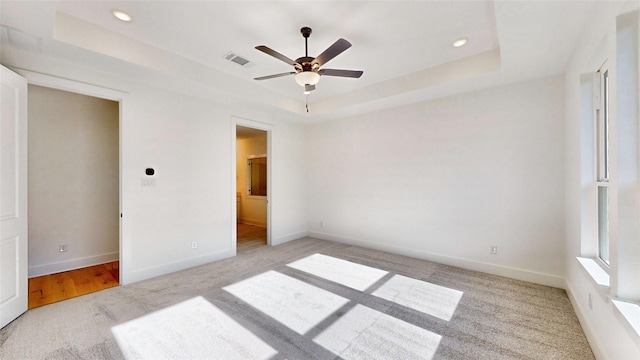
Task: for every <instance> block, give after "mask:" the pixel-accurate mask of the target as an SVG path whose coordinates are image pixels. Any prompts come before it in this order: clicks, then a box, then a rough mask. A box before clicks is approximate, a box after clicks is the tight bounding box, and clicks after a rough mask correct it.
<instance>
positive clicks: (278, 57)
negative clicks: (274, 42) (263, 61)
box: [256, 45, 296, 66]
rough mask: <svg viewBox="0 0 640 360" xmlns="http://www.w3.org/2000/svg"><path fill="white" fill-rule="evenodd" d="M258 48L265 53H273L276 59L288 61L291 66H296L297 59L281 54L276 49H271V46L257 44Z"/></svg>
mask: <svg viewBox="0 0 640 360" xmlns="http://www.w3.org/2000/svg"><path fill="white" fill-rule="evenodd" d="M256 49H257V50H260V51H262V52H263V53H265V54H267V55H271V56H273V57H274V58H276V59H279V60H282V61H284V62H286V63H287V64H289V65H291V66H295V65H296V62H295V61H293V60H291V59H289V58H288V57H286V56H284V55H282V54H280V53H279V52H277V51H275V50H273V49H271V48H269V47H266V46H264V45H259V46H256Z"/></svg>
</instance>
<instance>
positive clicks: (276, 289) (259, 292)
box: [223, 271, 349, 335]
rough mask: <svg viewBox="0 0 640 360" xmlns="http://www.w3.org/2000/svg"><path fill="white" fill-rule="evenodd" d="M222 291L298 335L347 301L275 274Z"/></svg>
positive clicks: (256, 278)
mask: <svg viewBox="0 0 640 360" xmlns="http://www.w3.org/2000/svg"><path fill="white" fill-rule="evenodd" d="M223 289H224V290H225V291H227V292H229V293H231V294H232V295H234V296H236V297H237V298H239V299H241V300H242V301H244V302H246V303H248V304H249V305H251V306H253V307H254V308H256V309H258V310H260V311H261V312H263V313H264V314H266V315H268V316H270V317H272V318H273V319H275V320H277V321H278V322H280V323H281V324H283V325H285V326H287V327H288V328H289V329H291V330H293V331H295V332H297V333H298V334H300V335H304V334H305V333H306V332H307V331H309V330H310V329H312V328H313V327H314V326H316V325H318V324H319V323H320V322H321V321H322V320H324V319H325V318H327V317H328V316H329V315H331V314H332V313H334V312H335V311H336V310H338V309H339V308H341V307H342V306H343V305H345V304H346V303H348V302H349V299H346V298H343V297H341V296H338V295H335V294H333V293H331V292H329V291H326V290H323V289H320V288H318V287H315V286H313V285H309V284H307V283H305V282H302V281H300V280H297V279H294V278H292V277H290V276H287V275H283V274H281V273H279V272H276V271H267V272H265V273H262V274H260V275H257V276H254V277H252V278H249V279H246V280H243V281H240V282H237V283H235V284H233V285H229V286H226V287H224V288H223Z"/></svg>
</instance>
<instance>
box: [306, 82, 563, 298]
mask: <svg viewBox="0 0 640 360" xmlns="http://www.w3.org/2000/svg"><path fill="white" fill-rule="evenodd" d="M563 103H564V101H563V79H562V77H554V78H549V79H543V80H536V81H529V82H525V83H518V84H513V85H509V86H504V87H500V88H494V89H489V90H485V91H480V92H473V93H467V94H462V95H457V96H452V97H448V98H443V99H439V100H434V101H429V102H424V103H419V104H414V105H409V106H404V107H400V108H396V109H392V110H388V111H380V112H375V113H371V114H367V115H362V116H358V117H353V118H348V119H343V120H340V121H333V122H326V123H320V124H315V125H312V126H309V128H308V131H307V137H308V146H307V153H308V167H307V171H308V184H309V186H308V198H309V229H310V235H311V236H316V237H319V238H324V239H332V240H336V241H342V242H347V243H354V244H359V245H363V246H368V247H374V248H379V249H384V250H387V251H391V252H398V253H403V254H407V255H410V256H417V257H423V258H427V259H432V260H435V261H439V262H443V263H448V264H453V265H458V266H462V267H467V268H472V269H477V270H482V271H487V272H490V273H496V274H501V275H506V276H512V277H515V278H520V279H525V280H531V281H535V282H539V283H544V284H549V285H555V286H562V285H563V284H564V283H563V280H562V276H563V274H564V245H563V237H564V216H563V211H564V198H563V188H562V185H563V183H564V180H563V178H564V171H563V165H564V161H563V156H562V154H563V150H564V141H563V136H564V127H563V116H564V105H563ZM321 223H322V225H321ZM491 245H497V246H498V254H497V255H490V254H489V248H490V246H491Z"/></svg>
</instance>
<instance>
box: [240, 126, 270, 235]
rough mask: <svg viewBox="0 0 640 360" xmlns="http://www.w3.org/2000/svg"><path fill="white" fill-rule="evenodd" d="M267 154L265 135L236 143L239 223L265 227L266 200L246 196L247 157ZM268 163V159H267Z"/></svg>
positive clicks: (259, 197)
mask: <svg viewBox="0 0 640 360" xmlns="http://www.w3.org/2000/svg"><path fill="white" fill-rule="evenodd" d="M266 153H267V133H266V132H264V135H263V136H259V137H252V138H248V139H238V140H237V143H236V169H237V170H236V189H237V191H238V192H239V193H240V196H241V200H240V205H239V206H240V209H239V211H238V213H239V216H238V220H239V222H242V223H246V224H253V225H259V226H267V198H266V197H265V196H249V195H247V156H250V155H262V154H266ZM267 161H269V159H267Z"/></svg>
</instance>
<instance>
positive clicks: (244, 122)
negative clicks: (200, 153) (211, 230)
mask: <svg viewBox="0 0 640 360" xmlns="http://www.w3.org/2000/svg"><path fill="white" fill-rule="evenodd" d="M237 126H243V127H248V128H252V129H256V130H262V131H265V132H266V133H267V246H271V228H272V226H271V223H272V221H271V199H272V198H273V196H272V195H273V191H272V189H273V181H272V179H273V177H272V174H273V170H272V169H273V156H272V152H271V136H272V132H273V129H274V126H273V125H272V124H269V123H265V122H260V121H255V120H249V119H245V118H241V117H238V116H234V115H232V116H231V190H232V191H231V219H234V218H236V217H237V201H236V200H237V199H236V193H237V192H238V189H237V183H236V176H237V171H238V169H237V165H236V156H237V149H236V127H237ZM236 220H237V219H236ZM236 226H237V225H236V221H232V222H231V242H232V244H231V249H232V250H233V254H234V256H235V255H236V254H237V241H238V233H237V231H238V230H237V228H236Z"/></svg>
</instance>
